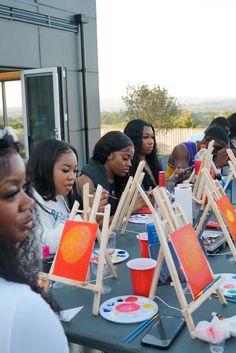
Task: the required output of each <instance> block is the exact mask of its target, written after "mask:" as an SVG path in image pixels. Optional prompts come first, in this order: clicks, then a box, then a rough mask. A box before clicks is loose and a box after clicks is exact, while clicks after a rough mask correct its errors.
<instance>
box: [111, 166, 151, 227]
mask: <svg viewBox="0 0 236 353" xmlns="http://www.w3.org/2000/svg"><path fill="white" fill-rule="evenodd" d="M144 166H145V161H141V162H140V163H139V165H138V168H137V170H136V173H135V175H134V177H129V180H128V182H127V184H126V187H125V189H124V191H123V193H122V195H121V198H120V201H119V203H118V206H117V209H116V212H115V214H114V216H113V219H112V222H111V224H110V227H109V232H112V231H113V230H114V229H121V234H124V232H125V229H126V227H127V223H128V221H129V217H130V215H131V213H132V210H133V208H134V205H135V202H136V200H137V197H138V189H137V187H136V182H138V183H139V184H140V185H141V183H142V181H143V177H144V173H143V168H144Z"/></svg>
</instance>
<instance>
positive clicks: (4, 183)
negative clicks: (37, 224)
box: [0, 130, 68, 353]
mask: <svg viewBox="0 0 236 353" xmlns="http://www.w3.org/2000/svg"><path fill="white" fill-rule="evenodd" d="M26 191H27V190H26V185H25V165H24V162H23V160H22V159H21V157H20V155H19V154H18V150H17V146H16V145H15V143H14V141H13V139H12V136H10V135H8V134H7V133H4V132H3V131H2V130H0V312H1V315H0V337H1V349H0V350H1V352H4V353H32V352H34V353H41V352H51V353H68V345H67V340H66V337H65V335H64V332H63V329H62V326H61V324H60V322H59V320H58V318H57V316H56V314H55V313H54V312H53V311H52V309H51V308H50V307H49V305H48V304H47V303H46V302H45V300H44V299H43V298H42V295H40V294H42V293H41V289H40V287H39V286H38V281H37V274H38V270H39V268H38V263H39V258H38V256H39V248H38V244H39V242H38V239H37V238H36V237H35V234H32V228H33V209H34V201H33V199H32V198H31V197H30V196H29V195H28V193H26Z"/></svg>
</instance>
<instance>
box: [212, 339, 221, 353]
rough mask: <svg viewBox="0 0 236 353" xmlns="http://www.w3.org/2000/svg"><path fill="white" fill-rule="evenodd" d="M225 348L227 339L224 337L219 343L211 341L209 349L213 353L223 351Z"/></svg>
mask: <svg viewBox="0 0 236 353" xmlns="http://www.w3.org/2000/svg"><path fill="white" fill-rule="evenodd" d="M224 348H225V339H222V340H221V341H220V342H217V343H211V342H210V343H209V349H210V352H211V353H223V352H224Z"/></svg>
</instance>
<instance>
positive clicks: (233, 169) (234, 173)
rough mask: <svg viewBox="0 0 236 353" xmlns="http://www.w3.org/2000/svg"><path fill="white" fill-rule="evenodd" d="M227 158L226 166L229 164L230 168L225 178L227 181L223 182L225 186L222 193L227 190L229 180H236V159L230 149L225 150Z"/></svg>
mask: <svg viewBox="0 0 236 353" xmlns="http://www.w3.org/2000/svg"><path fill="white" fill-rule="evenodd" d="M226 152H227V154H228V156H229V160H228V164H229V168H230V172H229V174H228V176H227V179H226V182H225V185H224V188H223V189H224V191H225V190H226V189H227V187H228V185H229V183H230V180H231V179H232V178H234V179H235V180H236V158H235V155H234V154H233V152H232V150H231V148H228V149H227V150H226Z"/></svg>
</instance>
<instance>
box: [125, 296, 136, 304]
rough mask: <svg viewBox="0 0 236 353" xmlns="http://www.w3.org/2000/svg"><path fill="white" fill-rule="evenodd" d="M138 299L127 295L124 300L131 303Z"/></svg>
mask: <svg viewBox="0 0 236 353" xmlns="http://www.w3.org/2000/svg"><path fill="white" fill-rule="evenodd" d="M137 300H138V298H137V297H127V298H126V299H125V301H126V302H129V303H133V302H136V301H137Z"/></svg>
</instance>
